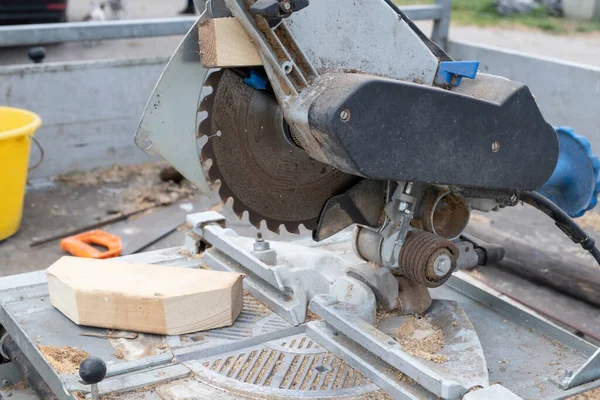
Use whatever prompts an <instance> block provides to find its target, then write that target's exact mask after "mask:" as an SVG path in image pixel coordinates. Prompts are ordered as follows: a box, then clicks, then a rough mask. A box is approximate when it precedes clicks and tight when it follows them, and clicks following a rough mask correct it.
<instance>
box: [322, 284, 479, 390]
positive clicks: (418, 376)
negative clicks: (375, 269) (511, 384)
mask: <svg viewBox="0 0 600 400" xmlns="http://www.w3.org/2000/svg"><path fill="white" fill-rule="evenodd" d="M310 310H311V311H313V312H314V313H316V314H318V315H320V316H321V317H323V319H324V320H325V321H326V322H327V324H329V325H331V326H332V327H333V328H335V329H336V330H338V331H340V332H341V333H343V334H344V335H345V336H347V337H348V338H349V339H351V340H353V341H354V342H355V343H360V345H361V346H363V347H364V348H365V349H366V350H367V351H369V352H371V353H373V355H375V356H378V357H379V358H381V359H382V360H383V361H385V362H386V363H388V364H390V365H391V366H393V367H394V368H396V369H398V370H399V371H401V372H402V373H404V374H405V375H407V376H409V377H410V378H412V379H414V380H415V381H417V382H419V384H421V385H422V386H423V387H424V388H425V389H427V390H429V391H430V392H432V393H433V394H435V395H437V396H440V397H443V398H451V399H454V398H460V397H461V396H462V395H464V394H465V393H466V392H467V391H468V389H469V387H470V386H469V387H464V386H463V385H461V384H460V383H458V382H456V381H454V380H452V379H449V378H448V376H449V374H446V375H448V376H446V377H445V376H442V374H440V373H439V372H438V371H434V370H433V369H432V368H431V367H429V366H427V365H425V364H424V363H423V362H421V361H420V360H418V359H417V358H415V357H412V356H410V355H408V354H407V353H405V352H404V351H402V348H401V346H400V345H399V343H398V342H396V341H394V340H392V339H391V338H390V337H389V336H388V335H386V334H385V333H383V332H381V331H379V330H378V329H377V328H375V327H374V326H373V325H370V324H369V323H367V322H366V321H364V320H362V319H360V318H358V317H356V316H354V315H351V314H346V313H345V312H344V311H342V308H341V307H340V305H339V303H338V301H337V299H335V298H334V297H331V296H324V295H317V296H315V297H313V299H312V301H311V302H310ZM313 339H315V340H318V339H317V338H316V337H313ZM320 344H321V345H324V344H323V343H320Z"/></svg>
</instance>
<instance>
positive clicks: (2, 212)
mask: <svg viewBox="0 0 600 400" xmlns="http://www.w3.org/2000/svg"><path fill="white" fill-rule="evenodd" d="M41 124H42V120H41V119H40V117H39V116H38V115H37V114H35V113H32V112H31V111H27V110H21V109H18V108H12V107H0V240H3V239H6V238H7V237H9V236H12V235H14V234H15V233H16V232H17V231H18V230H19V226H20V225H21V216H22V215H23V199H24V197H25V185H26V183H27V168H28V165H29V148H30V145H31V138H32V137H33V134H34V133H35V131H36V130H37V129H38V128H39V127H40V125H41Z"/></svg>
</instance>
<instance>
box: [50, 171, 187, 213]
mask: <svg viewBox="0 0 600 400" xmlns="http://www.w3.org/2000/svg"><path fill="white" fill-rule="evenodd" d="M166 167H168V164H167V163H165V162H153V163H146V164H138V165H114V166H112V167H110V168H106V169H101V170H97V171H92V172H73V173H69V174H66V175H60V176H58V177H56V178H55V180H56V181H59V182H63V183H67V184H69V185H74V186H86V187H90V186H97V185H101V186H104V185H108V184H110V185H111V189H110V191H111V192H112V193H116V194H117V195H118V196H119V199H120V201H121V203H122V204H123V205H126V206H129V208H133V209H136V210H139V209H145V208H149V207H155V206H165V205H169V204H172V203H175V202H176V201H178V200H181V199H186V198H189V197H192V196H194V195H196V194H198V189H196V187H194V186H193V185H192V184H191V183H189V182H188V181H187V180H185V179H184V180H182V181H181V182H179V183H175V182H173V181H168V182H163V181H162V180H161V179H160V173H161V170H162V169H164V168H166Z"/></svg>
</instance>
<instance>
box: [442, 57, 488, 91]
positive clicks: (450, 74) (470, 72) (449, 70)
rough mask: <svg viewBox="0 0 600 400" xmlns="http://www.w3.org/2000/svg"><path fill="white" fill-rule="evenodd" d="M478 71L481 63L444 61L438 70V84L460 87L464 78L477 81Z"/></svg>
mask: <svg viewBox="0 0 600 400" xmlns="http://www.w3.org/2000/svg"><path fill="white" fill-rule="evenodd" d="M478 69H479V61H442V62H440V66H439V68H438V75H437V82H438V83H439V84H442V85H450V86H458V85H460V82H461V81H462V78H463V77H464V78H470V79H475V77H476V76H477V70H478Z"/></svg>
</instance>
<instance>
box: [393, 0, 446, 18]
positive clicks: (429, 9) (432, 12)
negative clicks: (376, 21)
mask: <svg viewBox="0 0 600 400" xmlns="http://www.w3.org/2000/svg"><path fill="white" fill-rule="evenodd" d="M400 10H402V12H403V13H404V14H405V15H406V16H407V17H408V18H410V19H412V20H413V21H421V20H428V19H441V18H443V17H444V12H445V9H444V5H443V4H440V2H439V0H438V2H437V3H436V4H424V5H415V6H403V7H400Z"/></svg>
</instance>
